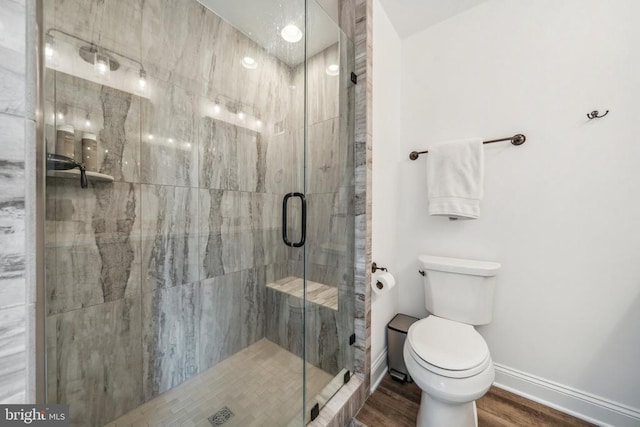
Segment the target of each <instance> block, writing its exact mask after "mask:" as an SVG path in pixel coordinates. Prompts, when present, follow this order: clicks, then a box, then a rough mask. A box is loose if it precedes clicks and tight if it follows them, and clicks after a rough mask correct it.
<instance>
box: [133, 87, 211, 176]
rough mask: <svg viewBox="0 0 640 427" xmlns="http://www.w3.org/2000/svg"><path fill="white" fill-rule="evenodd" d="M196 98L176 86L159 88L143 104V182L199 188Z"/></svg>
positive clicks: (141, 157) (141, 160)
mask: <svg viewBox="0 0 640 427" xmlns="http://www.w3.org/2000/svg"><path fill="white" fill-rule="evenodd" d="M199 109H200V106H199V105H198V100H197V98H196V97H195V96H194V95H191V94H189V93H188V92H187V91H185V90H184V89H182V88H181V87H179V86H176V85H174V84H168V85H166V86H160V85H158V86H156V87H155V88H154V90H153V94H152V97H151V100H150V101H144V102H143V103H142V126H141V131H142V134H141V138H142V139H141V145H140V175H141V181H142V182H143V183H147V184H164V185H177V186H183V187H197V186H198V122H199V115H200V111H199Z"/></svg>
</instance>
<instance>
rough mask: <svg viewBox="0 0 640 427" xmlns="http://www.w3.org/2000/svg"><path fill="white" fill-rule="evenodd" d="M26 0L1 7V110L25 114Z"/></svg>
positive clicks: (2, 111) (4, 3) (1, 111)
mask: <svg viewBox="0 0 640 427" xmlns="http://www.w3.org/2000/svg"><path fill="white" fill-rule="evenodd" d="M25 14H26V11H25V4H24V1H16V0H7V1H5V2H3V5H2V9H0V26H1V27H2V33H0V58H1V59H0V113H8V114H13V115H18V116H23V115H24V114H25V101H26V98H25V78H26V75H25V66H26V59H25V23H26V17H25Z"/></svg>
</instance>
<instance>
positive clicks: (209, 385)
mask: <svg viewBox="0 0 640 427" xmlns="http://www.w3.org/2000/svg"><path fill="white" fill-rule="evenodd" d="M332 378H333V376H332V375H330V374H328V373H326V372H324V371H322V370H321V369H319V368H316V367H315V366H312V365H309V364H307V396H316V395H317V394H320V392H321V391H322V389H323V388H324V387H325V386H326V385H327V384H328V383H329V382H330V381H331V380H332ZM302 391H303V390H302V359H301V358H299V357H297V356H295V355H294V354H292V353H289V352H288V351H286V350H285V349H283V348H281V347H279V346H278V345H276V344H274V343H272V342H271V341H269V340H267V339H262V340H260V341H258V342H256V343H255V344H252V345H251V346H249V347H247V348H245V349H244V350H242V351H240V352H238V353H236V354H234V355H233V356H231V357H230V358H228V359H226V360H224V361H223V362H220V363H219V364H217V365H216V366H214V367H213V368H211V369H209V370H207V371H205V372H203V373H201V374H200V375H198V376H196V377H194V378H191V379H190V380H188V381H185V382H184V383H182V384H180V385H179V386H177V387H174V388H173V389H171V390H169V391H167V392H165V393H163V394H161V395H159V396H158V397H156V398H154V399H152V400H150V401H149V402H146V403H144V404H142V405H140V406H139V407H137V408H136V409H134V410H133V411H131V412H129V413H127V414H125V415H123V416H122V417H120V418H118V419H117V420H115V421H113V422H111V423H109V424H107V426H108V427H134V426H135V427H138V426H149V427H152V426H153V427H155V426H202V427H211V423H210V422H209V421H208V420H207V418H208V417H210V416H211V415H213V414H214V413H215V412H217V411H219V410H220V409H222V408H223V407H225V406H226V407H227V408H229V409H230V410H231V412H233V414H234V415H233V416H232V417H231V418H230V419H229V420H228V421H227V422H225V423H224V424H222V425H223V426H224V427H247V426H273V427H276V426H288V425H291V426H294V425H295V426H301V425H303V422H302V414H301V410H302Z"/></svg>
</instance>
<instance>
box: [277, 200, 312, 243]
mask: <svg viewBox="0 0 640 427" xmlns="http://www.w3.org/2000/svg"><path fill="white" fill-rule="evenodd" d="M292 197H299V198H300V202H301V203H302V218H301V222H302V224H301V225H302V235H301V236H300V241H298V242H295V243H293V242H290V241H289V237H288V236H287V226H288V222H287V204H288V203H289V199H290V198H292ZM306 239H307V200H306V198H305V197H304V194H302V193H288V194H285V196H284V198H283V199H282V240H283V241H284V244H285V245H287V246H290V247H293V248H299V247H301V246H303V245H304V242H305V240H306Z"/></svg>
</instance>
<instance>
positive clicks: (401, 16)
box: [380, 0, 487, 38]
mask: <svg viewBox="0 0 640 427" xmlns="http://www.w3.org/2000/svg"><path fill="white" fill-rule="evenodd" d="M485 1H487V0H380V3H382V7H383V8H384V10H385V12H386V13H387V16H388V17H389V20H391V23H392V24H393V27H394V28H395V30H396V32H397V33H398V35H399V36H400V38H406V37H409V36H410V35H412V34H415V33H417V32H419V31H422V30H424V29H426V28H428V27H430V26H432V25H435V24H437V23H438V22H442V21H444V20H445V19H448V18H451V17H452V16H455V15H457V14H459V13H462V12H464V11H466V10H468V9H471V8H472V7H475V6H478V5H479V4H481V3H484V2H485Z"/></svg>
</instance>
